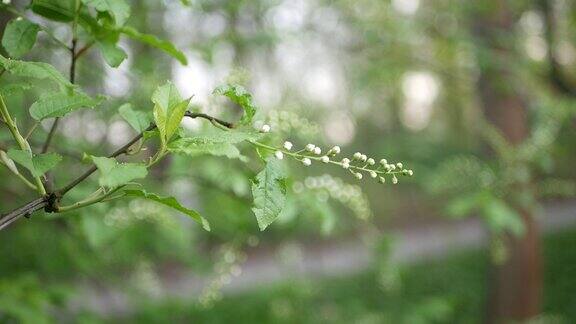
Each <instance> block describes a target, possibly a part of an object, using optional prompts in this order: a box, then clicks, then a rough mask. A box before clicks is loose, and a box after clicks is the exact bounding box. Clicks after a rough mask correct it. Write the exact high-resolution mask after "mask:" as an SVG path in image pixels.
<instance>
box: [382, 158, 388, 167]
mask: <svg viewBox="0 0 576 324" xmlns="http://www.w3.org/2000/svg"><path fill="white" fill-rule="evenodd" d="M380 164H381V165H382V166H383V167H386V165H388V160H386V159H382V160H380Z"/></svg>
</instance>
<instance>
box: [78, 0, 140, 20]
mask: <svg viewBox="0 0 576 324" xmlns="http://www.w3.org/2000/svg"><path fill="white" fill-rule="evenodd" d="M82 2H83V3H84V4H86V5H88V6H93V7H94V8H95V9H96V10H98V11H106V12H108V13H109V14H110V15H111V16H112V17H114V21H115V22H116V25H124V23H125V22H126V20H127V19H128V17H130V6H129V5H128V4H127V3H126V2H125V1H124V0H82Z"/></svg>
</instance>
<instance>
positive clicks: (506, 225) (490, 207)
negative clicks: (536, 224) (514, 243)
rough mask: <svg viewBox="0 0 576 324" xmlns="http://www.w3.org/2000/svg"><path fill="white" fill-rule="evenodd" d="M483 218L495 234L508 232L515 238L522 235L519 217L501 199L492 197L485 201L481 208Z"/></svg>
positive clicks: (522, 230) (522, 224) (521, 224)
mask: <svg viewBox="0 0 576 324" xmlns="http://www.w3.org/2000/svg"><path fill="white" fill-rule="evenodd" d="M483 216H484V217H485V219H486V221H487V223H488V226H489V227H490V228H491V229H492V230H493V231H495V232H503V231H509V232H511V233H512V234H514V235H517V236H518V235H522V233H524V229H525V228H524V223H523V222H522V218H521V216H520V215H519V214H518V213H517V212H516V211H515V210H514V209H512V208H511V207H510V206H509V205H508V204H507V203H506V202H504V201H503V200H501V199H498V198H493V197H492V198H491V199H489V200H487V201H486V203H485V205H484V206H483Z"/></svg>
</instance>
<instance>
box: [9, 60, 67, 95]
mask: <svg viewBox="0 0 576 324" xmlns="http://www.w3.org/2000/svg"><path fill="white" fill-rule="evenodd" d="M0 65H1V66H2V67H3V68H4V69H6V71H7V72H9V73H11V74H14V75H16V76H20V77H25V78H36V79H50V80H52V81H54V82H55V83H56V84H58V86H60V88H61V89H65V88H72V87H73V85H72V83H70V82H69V81H68V80H67V79H66V78H65V77H64V76H63V75H62V74H60V72H58V71H57V70H56V69H55V68H54V67H53V66H52V65H50V64H48V63H43V62H25V61H19V60H12V59H9V58H5V57H4V56H2V55H0Z"/></svg>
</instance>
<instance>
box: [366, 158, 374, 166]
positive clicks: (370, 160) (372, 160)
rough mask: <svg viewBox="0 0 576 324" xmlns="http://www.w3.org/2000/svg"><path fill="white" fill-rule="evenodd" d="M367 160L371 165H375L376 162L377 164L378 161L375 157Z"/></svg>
mask: <svg viewBox="0 0 576 324" xmlns="http://www.w3.org/2000/svg"><path fill="white" fill-rule="evenodd" d="M366 162H368V164H369V165H374V164H376V161H374V159H373V158H369V159H368V160H367V161H366Z"/></svg>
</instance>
